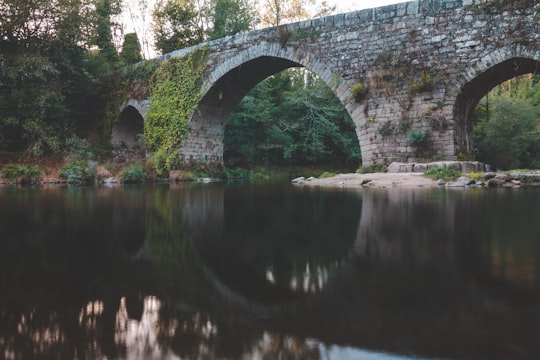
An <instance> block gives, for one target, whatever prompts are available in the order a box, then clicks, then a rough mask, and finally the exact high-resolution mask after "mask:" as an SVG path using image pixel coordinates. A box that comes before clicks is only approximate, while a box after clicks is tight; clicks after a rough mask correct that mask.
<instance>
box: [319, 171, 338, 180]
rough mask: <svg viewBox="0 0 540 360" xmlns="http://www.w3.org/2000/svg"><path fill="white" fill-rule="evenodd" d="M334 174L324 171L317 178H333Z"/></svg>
mask: <svg viewBox="0 0 540 360" xmlns="http://www.w3.org/2000/svg"><path fill="white" fill-rule="evenodd" d="M335 175H336V174H335V173H333V172H329V171H325V172H323V173H322V174H321V176H319V178H321V179H325V178H329V177H332V176H335Z"/></svg>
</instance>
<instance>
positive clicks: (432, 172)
mask: <svg viewBox="0 0 540 360" xmlns="http://www.w3.org/2000/svg"><path fill="white" fill-rule="evenodd" d="M424 175H425V176H427V177H430V178H432V179H442V180H444V181H453V180H456V179H457V178H458V177H460V176H461V172H460V171H459V170H457V169H454V168H451V167H439V168H431V169H428V170H427V171H426V172H425V173H424Z"/></svg>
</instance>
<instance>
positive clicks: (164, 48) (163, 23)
mask: <svg viewBox="0 0 540 360" xmlns="http://www.w3.org/2000/svg"><path fill="white" fill-rule="evenodd" d="M197 10H198V9H197V8H196V7H195V3H194V2H193V1H189V0H166V1H162V2H158V3H157V5H156V7H155V9H154V12H153V20H154V28H153V30H154V37H155V44H156V48H157V49H158V50H160V51H161V52H162V53H163V54H165V53H168V52H171V51H174V50H178V49H183V48H186V47H189V46H192V45H196V44H199V43H201V42H203V41H204V39H205V34H204V28H203V27H202V24H200V23H199V16H198V11H197Z"/></svg>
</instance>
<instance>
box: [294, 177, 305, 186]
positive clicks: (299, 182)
mask: <svg viewBox="0 0 540 360" xmlns="http://www.w3.org/2000/svg"><path fill="white" fill-rule="evenodd" d="M305 181H306V178H305V177H303V176H300V177H297V178H296V179H293V180H292V183H293V184H302V183H304V182H305Z"/></svg>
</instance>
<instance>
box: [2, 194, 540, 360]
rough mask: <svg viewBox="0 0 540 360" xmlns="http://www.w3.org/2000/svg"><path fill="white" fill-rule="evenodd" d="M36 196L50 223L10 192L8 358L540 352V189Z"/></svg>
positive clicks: (6, 215)
mask: <svg viewBox="0 0 540 360" xmlns="http://www.w3.org/2000/svg"><path fill="white" fill-rule="evenodd" d="M26 195H27V196H29V197H32V196H35V197H34V198H33V200H32V201H30V202H28V204H31V206H32V208H33V209H34V210H33V211H34V212H36V213H39V214H42V215H41V216H38V217H37V218H30V217H29V215H28V213H27V212H26V208H24V207H23V206H21V205H15V204H21V202H19V201H18V202H16V203H15V202H12V200H11V199H10V194H6V193H1V194H0V200H2V203H3V204H6V205H8V206H7V207H6V208H2V210H0V216H1V217H2V218H3V219H7V221H6V222H5V223H4V222H3V225H5V226H3V227H2V239H3V242H2V251H1V252H0V260H1V261H0V264H1V265H0V270H1V271H2V274H3V275H2V278H1V279H2V287H3V289H4V290H6V291H3V292H2V295H0V324H1V325H0V350H1V351H2V352H1V353H2V354H3V355H4V357H6V358H47V357H54V356H60V357H65V358H72V357H74V356H75V355H77V356H81V357H88V358H97V357H103V356H106V357H110V358H131V357H145V358H162V357H169V356H170V357H174V356H182V357H188V358H193V357H203V358H231V359H233V358H234V359H237V358H242V357H259V358H264V357H270V358H272V357H276V356H278V355H280V356H283V357H285V358H287V357H288V356H290V357H294V356H298V357H306V358H324V356H326V355H328V354H330V353H331V350H332V349H335V347H336V346H337V347H339V348H343V349H349V350H351V349H364V350H366V351H375V352H384V353H386V355H384V357H383V358H388V359H389V358H391V355H387V353H393V354H402V355H404V356H407V355H414V356H418V357H437V358H441V357H442V358H455V359H481V358H490V359H507V358H523V359H527V358H533V357H534V355H535V354H538V353H540V345H539V344H538V343H537V339H536V337H535V334H537V333H538V331H539V330H540V328H539V327H540V325H539V324H540V308H539V303H540V302H539V301H540V291H539V290H540V284H539V282H540V281H539V279H540V277H539V276H538V275H539V269H538V268H537V267H534V265H531V264H538V263H539V262H538V260H539V259H540V253H539V251H538V245H537V244H536V241H535V240H536V239H537V238H538V235H539V234H540V224H537V223H536V222H535V219H536V218H537V216H538V210H537V209H536V207H535V204H537V201H538V200H539V197H540V193H539V192H537V191H523V192H520V193H510V192H505V193H498V192H495V191H493V192H492V191H489V192H486V191H482V192H474V191H469V192H464V191H456V192H454V191H448V190H442V191H441V190H439V189H436V190H433V191H431V190H424V189H421V190H395V191H393V190H387V191H384V192H380V191H376V190H375V191H371V190H370V191H359V192H350V191H347V192H343V191H341V190H340V191H333V190H332V191H327V190H322V189H300V190H299V189H294V188H293V189H290V188H287V189H282V188H277V187H276V188H274V189H264V190H262V188H261V187H252V188H245V187H243V188H236V187H234V186H224V185H222V184H219V185H210V186H207V185H178V186H177V188H173V189H169V188H167V187H156V188H152V189H145V190H144V191H142V190H141V189H137V188H124V189H100V190H98V191H94V190H89V189H87V190H77V191H74V192H72V193H71V194H68V193H66V192H51V193H45V192H40V193H36V194H34V195H31V194H26ZM96 195H97V196H96ZM244 197H245V198H244ZM518 199H519V201H518ZM75 204H77V206H76V207H75V206H74V205H75ZM82 204H84V205H85V206H81V205H82ZM10 205H13V206H10ZM6 209H9V211H7V210H6ZM75 209H78V210H77V211H75ZM82 209H84V210H82ZM276 209H281V210H280V211H279V212H277V211H276ZM51 213H55V214H57V216H46V215H45V214H51ZM68 213H69V215H68ZM306 213H308V216H299V214H304V215H305V214H306ZM271 215H273V216H272V217H271ZM66 216H69V219H70V222H71V225H66V223H65V222H64V219H65V217H66ZM504 216H506V218H505V217H504ZM21 219H26V221H27V224H28V226H27V227H25V228H24V229H21V228H20V227H16V226H8V224H11V223H13V224H17V223H20V222H18V221H20V220H21ZM30 219H31V220H30ZM270 219H271V220H270ZM492 219H498V221H497V222H493V220H492ZM507 219H509V221H507ZM96 223H100V224H101V226H100V229H101V230H100V231H98V230H97V229H96V228H95V226H96V225H95V224H96ZM325 223H326V224H327V225H328V226H326V227H323V226H322V225H324V224H325ZM511 224H514V225H516V227H514V228H511V227H510V225H511ZM524 224H528V228H527V232H525V231H523V230H520V229H522V228H523V227H524ZM43 229H47V235H48V236H47V237H41V238H40V237H36V235H35V234H41V232H42V230H43ZM75 229H78V230H79V231H75ZM303 232H306V233H307V234H308V235H309V236H307V237H302V236H300V234H301V233H303ZM66 234H67V235H68V236H67V237H66V236H65V235H66ZM75 234H76V236H75ZM126 234H127V235H126ZM32 236H34V238H32ZM127 237H129V238H130V239H131V240H132V241H126V238H127ZM31 239H32V240H31ZM30 244H31V245H32V252H30V253H28V252H25V251H24V249H25V248H26V249H27V248H28V247H29V245H30ZM34 252H35V253H37V254H39V255H40V256H39V257H35V256H34V255H33V254H34ZM16 254H18V255H17V256H16ZM44 254H46V255H45V256H44ZM37 258H41V263H40V264H38V263H37V262H36V259H37ZM314 269H318V270H317V271H314ZM314 274H315V275H314ZM520 274H521V275H520ZM523 274H525V275H523ZM295 283H296V286H295V285H294V284H295ZM299 284H300V285H299ZM305 284H307V285H305ZM328 344H330V345H328ZM351 351H352V350H351Z"/></svg>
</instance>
